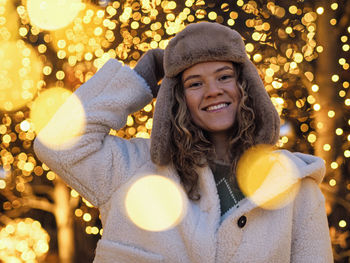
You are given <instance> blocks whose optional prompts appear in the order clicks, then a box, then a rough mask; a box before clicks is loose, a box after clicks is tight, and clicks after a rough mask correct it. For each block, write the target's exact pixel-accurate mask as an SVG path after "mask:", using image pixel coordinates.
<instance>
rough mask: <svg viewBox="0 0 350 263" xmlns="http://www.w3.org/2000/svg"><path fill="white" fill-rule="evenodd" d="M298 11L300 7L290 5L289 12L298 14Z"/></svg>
mask: <svg viewBox="0 0 350 263" xmlns="http://www.w3.org/2000/svg"><path fill="white" fill-rule="evenodd" d="M297 12H298V8H297V7H296V6H295V5H291V6H290V7H289V13H291V14H293V15H294V14H296V13H297Z"/></svg>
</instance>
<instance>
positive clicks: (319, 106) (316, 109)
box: [313, 103, 321, 111]
mask: <svg viewBox="0 0 350 263" xmlns="http://www.w3.org/2000/svg"><path fill="white" fill-rule="evenodd" d="M313 108H314V110H315V111H319V110H320V109H321V105H320V104H318V103H316V104H315V105H314V106H313Z"/></svg>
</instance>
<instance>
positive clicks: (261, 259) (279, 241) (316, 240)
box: [34, 59, 333, 263]
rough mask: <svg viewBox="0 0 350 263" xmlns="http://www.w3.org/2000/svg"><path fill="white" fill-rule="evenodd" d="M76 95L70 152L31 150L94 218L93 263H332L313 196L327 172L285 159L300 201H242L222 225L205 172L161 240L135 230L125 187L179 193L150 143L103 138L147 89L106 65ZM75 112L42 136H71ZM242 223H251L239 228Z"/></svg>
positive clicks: (307, 161)
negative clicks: (152, 181)
mask: <svg viewBox="0 0 350 263" xmlns="http://www.w3.org/2000/svg"><path fill="white" fill-rule="evenodd" d="M75 95H76V96H77V97H78V98H79V99H80V101H81V103H82V105H83V107H84V110H85V115H86V127H85V129H84V130H83V131H82V132H78V133H76V134H75V136H76V139H77V142H76V143H75V144H73V145H71V146H70V147H68V148H67V147H66V146H67V145H65V147H62V145H56V146H55V145H54V144H53V145H51V147H47V146H46V145H45V144H43V142H42V141H41V140H40V136H38V137H37V138H36V139H35V142H34V150H35V153H36V154H37V156H38V158H39V159H40V160H41V161H43V162H44V163H46V164H47V165H48V166H49V167H50V168H51V169H52V170H53V171H54V172H56V173H57V174H58V175H59V176H60V177H61V178H63V179H64V180H65V182H67V183H68V184H69V185H70V186H71V187H73V188H74V189H75V190H76V191H78V192H79V193H80V194H81V195H82V196H83V197H84V198H86V199H87V200H88V201H89V202H91V203H92V204H93V205H94V206H96V207H98V208H99V210H100V214H101V221H102V226H103V230H104V231H103V235H102V238H101V239H100V240H99V242H98V244H97V248H96V257H95V260H94V262H95V263H155V262H163V263H233V262H235V263H266V262H269V263H270V262H271V263H289V262H292V263H309V262H317V263H330V262H333V261H332V251H331V246H330V238H329V232H328V224H327V217H326V213H325V206H324V205H325V204H324V197H323V195H322V193H321V191H320V189H319V187H318V183H319V182H320V181H321V180H322V178H323V175H324V170H325V168H324V164H323V161H322V160H321V159H320V158H317V157H314V156H310V155H305V154H300V153H295V154H292V153H290V152H288V151H282V153H283V154H284V155H285V156H286V158H288V159H289V160H291V161H292V162H294V163H295V164H296V166H297V167H298V169H299V172H298V173H297V179H298V180H297V181H298V182H299V183H300V189H299V192H298V193H297V195H296V197H295V198H294V199H293V200H291V202H290V203H288V204H286V205H285V206H283V207H280V208H278V209H275V210H267V209H263V208H262V207H259V206H257V204H256V203H253V202H251V201H250V199H248V198H246V199H244V200H242V201H241V202H240V203H239V208H237V209H232V210H230V211H228V212H227V213H226V214H225V215H226V217H225V218H224V219H222V221H221V218H220V202H219V197H218V195H217V189H216V185H215V181H214V178H213V174H212V172H211V170H210V168H209V167H203V168H200V169H199V170H198V174H199V182H198V183H199V191H200V194H201V199H200V200H199V201H192V200H189V199H186V201H185V202H186V204H187V210H186V213H185V216H184V218H183V219H182V221H181V222H180V223H179V224H178V225H176V226H175V227H174V228H173V229H169V230H167V231H162V232H149V231H145V230H143V229H140V228H138V227H137V226H136V225H134V224H133V223H132V222H131V221H130V219H129V218H128V216H127V214H126V211H125V205H124V201H125V197H126V193H127V192H128V189H129V187H130V185H131V183H132V182H134V180H136V179H138V178H140V177H141V176H143V175H149V174H158V175H161V176H164V177H166V178H169V179H170V180H172V181H174V182H175V183H177V184H179V178H178V175H177V173H176V171H175V170H174V169H173V168H172V166H171V165H168V166H159V165H155V164H154V163H153V162H152V161H151V159H150V154H149V150H150V140H149V139H142V138H135V139H131V140H124V139H122V138H119V137H116V136H111V135H109V131H110V128H113V129H115V130H119V129H120V128H122V127H123V126H124V125H125V124H126V120H127V116H128V115H129V114H131V113H132V112H134V111H137V110H140V109H142V108H143V107H144V106H145V105H146V104H147V103H149V102H150V101H151V100H152V95H151V92H150V89H149V87H147V84H146V82H145V81H144V80H143V79H141V78H140V77H139V76H138V75H137V74H136V73H135V72H134V71H133V70H131V69H130V68H129V67H127V66H122V65H121V63H119V62H118V61H117V60H113V59H112V60H109V61H108V62H107V63H106V64H105V65H104V66H103V67H102V68H101V69H100V70H99V71H98V72H97V73H96V74H95V75H94V76H93V77H92V78H91V79H90V80H88V81H87V82H86V83H85V84H84V85H82V86H81V87H80V88H79V89H78V90H77V91H76V92H75ZM72 103H75V101H74V100H67V102H66V103H65V104H64V105H63V106H62V108H61V109H60V110H59V111H58V112H57V113H56V114H55V116H54V117H53V118H52V120H51V121H50V122H49V124H48V125H47V128H44V130H45V129H48V130H50V131H52V133H55V131H56V130H57V129H55V127H57V125H63V127H66V129H69V128H71V127H72V126H74V123H75V122H74V121H75V116H73V114H68V115H67V114H65V113H66V112H67V111H66V110H65V109H71V108H74V107H75V104H73V105H72ZM61 114H65V115H64V116H63V117H62V116H60V115H61ZM58 120H60V121H62V122H59V123H58ZM44 132H45V131H44ZM39 135H40V134H39ZM51 135H52V136H55V134H51ZM56 136H59V134H57V135H56ZM140 198H142V196H140ZM151 206H152V204H150V207H151ZM242 216H245V217H246V218H247V222H246V224H245V225H244V226H243V227H239V226H238V224H237V222H238V220H239V218H241V217H242Z"/></svg>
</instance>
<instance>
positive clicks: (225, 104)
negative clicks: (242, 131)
mask: <svg viewBox="0 0 350 263" xmlns="http://www.w3.org/2000/svg"><path fill="white" fill-rule="evenodd" d="M227 105H228V104H227V103H221V104H218V105H214V106H210V107H208V108H206V110H207V111H212V110H218V109H222V108H225V107H226V106H227Z"/></svg>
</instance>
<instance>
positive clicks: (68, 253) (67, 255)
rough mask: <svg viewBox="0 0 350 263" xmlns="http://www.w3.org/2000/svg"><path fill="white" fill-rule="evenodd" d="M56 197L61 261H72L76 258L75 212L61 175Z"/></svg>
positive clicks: (63, 262)
mask: <svg viewBox="0 0 350 263" xmlns="http://www.w3.org/2000/svg"><path fill="white" fill-rule="evenodd" d="M54 198H55V200H54V203H55V209H54V215H55V218H56V224H57V241H58V253H59V262H60V263H72V262H73V258H74V230H73V213H72V209H71V206H70V202H69V201H70V191H69V189H68V187H67V186H66V184H65V183H64V182H63V181H62V180H61V179H60V178H59V177H56V179H55V187H54Z"/></svg>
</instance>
